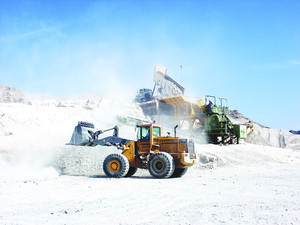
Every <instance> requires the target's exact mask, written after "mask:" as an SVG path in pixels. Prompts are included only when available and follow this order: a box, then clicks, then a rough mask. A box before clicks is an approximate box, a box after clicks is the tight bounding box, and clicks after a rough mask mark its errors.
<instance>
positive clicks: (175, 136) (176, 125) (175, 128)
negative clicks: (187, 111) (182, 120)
mask: <svg viewBox="0 0 300 225" xmlns="http://www.w3.org/2000/svg"><path fill="white" fill-rule="evenodd" d="M177 127H178V124H177V125H176V126H175V127H174V137H176V129H177Z"/></svg>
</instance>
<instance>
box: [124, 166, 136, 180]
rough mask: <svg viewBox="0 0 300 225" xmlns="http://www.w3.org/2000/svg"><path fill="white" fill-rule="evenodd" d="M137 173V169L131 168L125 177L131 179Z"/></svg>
mask: <svg viewBox="0 0 300 225" xmlns="http://www.w3.org/2000/svg"><path fill="white" fill-rule="evenodd" d="M136 171H137V168H136V167H132V166H131V167H129V170H128V173H127V174H126V175H125V177H131V176H133V175H134V174H135V173H136Z"/></svg>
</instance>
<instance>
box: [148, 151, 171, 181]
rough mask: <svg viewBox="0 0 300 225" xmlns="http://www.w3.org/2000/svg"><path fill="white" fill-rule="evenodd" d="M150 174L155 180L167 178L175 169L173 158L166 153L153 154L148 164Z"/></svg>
mask: <svg viewBox="0 0 300 225" xmlns="http://www.w3.org/2000/svg"><path fill="white" fill-rule="evenodd" d="M148 169H149V172H150V174H151V175H152V176H153V177H156V178H168V177H170V176H171V175H172V174H173V172H174V169H175V164H174V159H173V157H172V156H171V155H170V154H168V153H166V152H158V153H155V154H153V155H152V156H151V157H150V159H149V162H148Z"/></svg>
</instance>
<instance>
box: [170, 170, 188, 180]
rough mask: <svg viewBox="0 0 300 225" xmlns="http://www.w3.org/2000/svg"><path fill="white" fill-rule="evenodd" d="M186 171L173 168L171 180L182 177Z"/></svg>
mask: <svg viewBox="0 0 300 225" xmlns="http://www.w3.org/2000/svg"><path fill="white" fill-rule="evenodd" d="M187 170H188V168H175V170H174V173H173V174H172V175H171V177H172V178H175V177H182V176H183V175H184V174H185V173H186V171H187Z"/></svg>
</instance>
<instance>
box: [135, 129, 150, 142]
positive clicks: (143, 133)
mask: <svg viewBox="0 0 300 225" xmlns="http://www.w3.org/2000/svg"><path fill="white" fill-rule="evenodd" d="M149 138H150V128H149V127H139V130H138V136H137V140H138V141H149Z"/></svg>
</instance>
